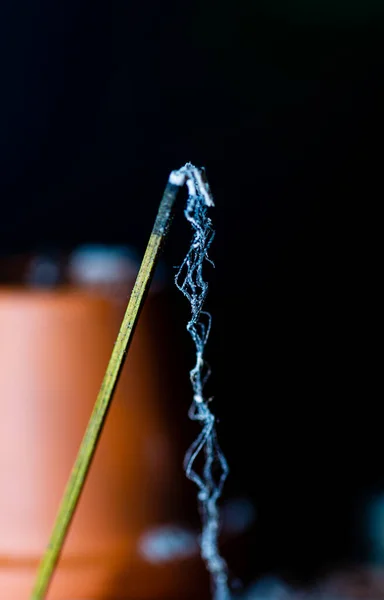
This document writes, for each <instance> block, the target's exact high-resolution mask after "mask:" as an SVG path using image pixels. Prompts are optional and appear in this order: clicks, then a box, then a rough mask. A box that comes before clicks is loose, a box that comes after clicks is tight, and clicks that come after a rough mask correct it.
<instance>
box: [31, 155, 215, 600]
mask: <svg viewBox="0 0 384 600" xmlns="http://www.w3.org/2000/svg"><path fill="white" fill-rule="evenodd" d="M190 166H191V167H192V165H190ZM194 173H195V175H196V173H197V174H200V171H199V170H198V169H195V168H194ZM184 183H187V184H189V183H190V181H189V175H188V171H186V170H185V169H184V168H183V169H180V170H179V171H172V173H171V174H170V176H169V179H168V183H167V185H166V188H165V191H164V195H163V198H162V200H161V202H160V205H159V209H158V213H157V217H156V220H155V224H154V226H153V230H152V233H151V236H150V238H149V242H148V245H147V249H146V251H145V254H144V258H143V261H142V263H141V266H140V270H139V273H138V275H137V279H136V282H135V285H134V287H133V290H132V293H131V296H130V299H129V302H128V306H127V309H126V312H125V315H124V318H123V321H122V324H121V327H120V331H119V333H118V336H117V340H116V342H115V345H114V348H113V351H112V355H111V358H110V361H109V364H108V366H107V370H106V372H105V375H104V379H103V382H102V384H101V388H100V391H99V394H98V396H97V399H96V402H95V405H94V408H93V411H92V414H91V417H90V419H89V423H88V426H87V429H86V431H85V434H84V437H83V440H82V442H81V445H80V448H79V451H78V454H77V457H76V460H75V463H74V466H73V469H72V472H71V474H70V476H69V480H68V483H67V485H66V488H65V491H64V494H63V497H62V500H61V503H60V506H59V509H58V513H57V516H56V520H55V523H54V526H53V530H52V534H51V538H50V540H49V543H48V546H47V548H46V550H45V553H44V554H43V557H42V559H41V562H40V565H39V568H38V571H37V575H36V580H35V585H34V588H33V591H32V593H31V596H30V600H43V599H44V598H45V596H46V593H47V590H48V587H49V585H50V583H51V580H52V576H53V574H54V570H55V567H56V565H57V562H58V560H59V557H60V553H61V551H62V548H63V545H64V541H65V538H66V535H67V533H68V529H69V526H70V524H71V521H72V519H73V516H74V513H75V510H76V507H77V505H78V502H79V499H80V495H81V492H82V490H83V488H84V484H85V482H86V477H87V474H88V471H89V468H90V466H91V463H92V459H93V456H94V454H95V450H96V447H97V443H98V440H99V438H100V435H101V433H102V430H103V426H104V423H105V419H106V417H107V414H108V409H109V407H110V405H111V401H112V398H113V394H114V391H115V388H116V384H117V382H118V379H119V375H120V373H121V370H122V367H123V365H124V361H125V359H126V355H127V352H128V350H129V347H130V344H131V341H132V337H133V334H134V331H135V327H136V324H137V322H138V319H139V316H140V311H141V308H142V306H143V304H144V301H145V297H146V294H147V292H148V289H149V286H150V283H151V279H152V276H153V273H154V270H155V267H156V264H157V260H158V258H159V255H160V251H161V248H162V245H163V242H164V240H165V238H166V235H167V232H168V229H169V226H170V223H171V220H172V213H173V207H174V203H175V200H176V196H177V193H178V191H179V189H180V187H181V186H183V185H184ZM208 190H209V188H208V186H207V199H206V201H207V203H208V201H209V197H208V193H209V192H208Z"/></svg>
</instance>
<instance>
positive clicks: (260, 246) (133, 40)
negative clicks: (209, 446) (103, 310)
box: [0, 0, 384, 582]
mask: <svg viewBox="0 0 384 600" xmlns="http://www.w3.org/2000/svg"><path fill="white" fill-rule="evenodd" d="M383 23H384V5H383V4H382V3H381V2H379V1H374V0H367V1H366V2H364V3H361V2H346V1H344V0H338V1H333V2H331V1H328V0H322V1H321V2H320V1H313V2H304V1H303V0H292V2H289V3H288V2H283V1H282V0H269V1H268V2H267V1H264V0H256V1H251V0H241V1H240V2H236V3H233V2H225V1H223V0H222V1H221V2H217V1H207V0H205V1H204V2H202V1H195V2H190V1H189V0H184V1H183V2H174V1H169V0H162V1H161V2H160V1H158V0H148V1H147V2H144V3H129V2H121V1H119V0H115V1H113V2H100V1H98V0H94V1H93V2H89V1H88V0H76V2H75V1H74V0H67V1H66V2H59V3H57V2H55V3H52V2H33V3H31V2H26V1H22V0H17V1H13V2H9V1H8V0H5V1H3V2H2V3H1V7H0V40H1V42H0V43H1V53H0V56H1V96H0V132H1V145H0V173H1V176H0V197H1V219H0V251H1V258H2V261H3V264H6V263H8V262H9V261H10V260H11V259H14V258H15V257H18V256H24V255H31V256H45V257H49V259H50V260H51V259H52V260H53V261H54V260H55V257H56V258H57V257H59V256H62V255H63V254H64V255H70V254H71V253H72V252H73V251H74V250H75V249H76V248H78V247H79V246H81V245H84V244H99V245H100V244H102V245H104V246H106V247H109V246H113V247H116V246H119V247H120V246H122V245H127V246H129V247H130V248H131V249H132V250H133V251H134V252H135V253H136V255H137V257H139V259H140V257H141V256H142V254H143V252H144V249H145V245H146V242H147V240H148V237H149V234H150V231H151V228H152V224H153V221H154V217H155V214H156V210H157V206H158V203H159V201H160V198H161V195H162V192H163V189H164V186H165V184H166V181H167V178H168V174H169V172H170V171H171V170H172V169H177V168H179V167H181V166H182V165H183V164H184V163H185V162H187V161H191V162H192V163H193V164H195V165H197V166H204V167H205V168H206V171H207V176H208V179H209V182H210V185H211V188H212V191H213V194H214V197H215V201H216V208H215V209H214V210H212V214H211V216H212V219H213V221H214V225H215V228H216V232H217V233H216V237H215V240H214V243H213V245H212V250H211V257H212V259H213V260H214V262H215V264H216V268H215V269H211V268H210V267H208V268H207V270H206V276H207V280H208V281H209V283H210V292H209V296H208V300H207V308H208V309H209V310H210V311H211V313H212V316H213V328H212V333H211V337H210V340H209V344H208V346H207V359H208V360H209V362H210V364H211V366H212V377H211V379H210V383H209V387H210V391H211V392H212V395H214V398H215V399H214V403H213V405H212V406H213V411H214V412H215V414H216V415H217V416H218V419H219V423H218V432H219V439H220V440H221V444H222V447H223V449H224V451H225V454H226V456H227V459H228V462H229V465H230V468H231V473H230V476H229V479H228V482H227V485H226V488H225V493H224V496H226V497H227V498H236V497H242V498H247V499H248V500H249V502H251V503H252V505H253V506H254V508H255V519H254V522H253V524H252V527H251V529H250V530H249V531H248V533H247V538H246V541H245V542H244V544H245V545H246V552H245V555H246V557H247V559H246V560H245V559H244V553H243V554H241V553H240V554H239V556H240V558H238V559H237V556H236V553H234V556H232V558H231V561H232V562H231V568H232V569H233V571H234V573H236V574H238V575H239V576H240V577H242V578H243V579H244V581H252V580H254V579H257V578H259V577H262V576H264V575H265V574H271V573H272V574H274V575H276V576H278V577H280V576H281V577H284V578H287V579H288V580H289V581H294V582H305V581H308V580H309V579H311V578H313V577H317V576H318V575H319V574H321V573H324V572H328V571H329V570H330V569H337V568H339V567H340V568H344V567H345V566H347V567H348V565H353V564H356V563H358V564H365V563H366V562H370V561H372V562H377V561H379V562H380V556H381V555H380V553H379V554H377V552H376V554H375V552H374V551H373V550H372V547H371V546H370V542H369V540H368V538H369V533H368V532H367V529H366V526H365V525H364V522H363V521H364V517H363V515H364V510H365V508H364V507H366V505H367V503H368V504H369V502H370V499H371V498H379V497H380V494H381V493H382V492H383V491H384V467H383V459H382V443H381V441H382V426H381V419H380V415H381V410H380V408H381V407H380V403H381V398H382V383H381V377H380V372H379V368H380V367H379V364H380V362H379V360H380V359H379V351H380V352H381V345H382V344H381V338H382V332H381V321H382V318H381V312H382V311H381V305H382V297H381V294H379V282H380V280H381V270H382V267H381V259H380V252H379V249H380V248H381V244H380V243H379V241H380V238H381V221H380V219H379V207H380V204H381V197H382V139H383V133H384V128H383V125H384V119H383V64H384V55H383ZM182 196H183V198H184V197H185V192H182ZM182 205H183V201H180V202H179V206H178V211H177V215H176V218H175V221H174V223H173V226H172V228H171V231H170V235H169V238H168V243H167V245H166V247H165V251H164V253H163V256H162V265H161V268H162V274H161V277H162V278H163V281H164V282H165V287H166V291H167V294H168V296H167V306H168V307H169V308H171V309H172V310H171V311H170V312H171V316H170V318H169V322H165V323H163V324H162V327H163V330H164V332H163V334H162V335H163V336H164V339H166V340H167V343H169V342H170V341H171V342H172V344H171V345H172V346H173V347H174V348H176V349H177V350H176V354H177V355H178V356H179V357H180V356H183V357H185V361H184V362H183V361H181V360H176V359H175V358H173V359H172V360H173V362H172V364H170V366H169V371H170V372H171V376H172V377H173V378H174V381H175V382H176V381H177V382H178V384H177V385H179V384H180V385H181V386H185V390H186V392H185V394H183V395H182V396H181V397H180V396H178V395H177V394H174V396H175V397H172V402H173V403H175V404H176V403H178V405H177V407H174V406H172V405H171V400H170V399H169V400H168V405H167V406H165V407H164V410H165V411H166V414H167V415H168V417H167V418H169V419H170V421H169V423H172V428H173V430H174V431H178V427H179V421H178V419H179V418H181V417H179V416H180V415H183V416H184V417H185V419H186V412H187V408H188V406H189V403H190V397H189V396H188V393H189V388H188V368H189V367H190V366H191V364H192V361H193V352H192V345H191V340H190V338H189V336H188V334H187V332H186V331H185V324H186V321H187V318H188V315H189V309H188V306H187V303H186V301H185V299H184V298H183V297H182V296H181V295H180V294H179V293H178V292H177V290H176V289H175V288H174V287H172V286H173V284H172V277H173V273H174V266H175V265H178V264H180V262H181V260H182V258H183V256H184V254H185V252H186V251H187V248H188V244H189V240H190V232H189V229H188V227H187V226H186V225H185V223H184V221H183V217H182ZM172 336H174V337H172ZM175 385H176V384H175ZM175 389H176V388H175ZM176 396H177V397H176ZM173 409H174V410H173ZM178 415H179V416H178ZM176 416H177V418H176ZM172 419H173V421H172ZM184 425H185V424H184ZM184 425H183V427H184ZM186 431H188V434H187V433H186V434H185V435H184V436H181V439H180V447H181V448H183V447H185V449H186V448H187V447H188V445H189V444H190V442H191V441H192V439H191V437H190V430H189V429H188V428H187V429H186ZM177 435H181V434H179V433H178V434H177ZM180 456H182V453H181V454H180ZM180 469H181V464H180ZM187 489H188V490H189V491H188V493H189V494H190V495H191V498H192V502H194V498H195V490H194V488H193V486H192V484H190V487H188V488H187ZM367 540H368V541H367Z"/></svg>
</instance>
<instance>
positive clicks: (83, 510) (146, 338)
mask: <svg viewBox="0 0 384 600" xmlns="http://www.w3.org/2000/svg"><path fill="white" fill-rule="evenodd" d="M147 311H148V308H147V307H146V308H145V309H144V311H143V314H142V316H141V318H140V321H139V325H138V327H137V331H136V333H135V336H134V339H133V343H132V347H131V350H130V353H129V360H128V361H127V364H126V365H125V368H124V372H123V375H122V377H121V379H120V382H119V385H118V388H117V392H116V395H115V398H114V400H113V403H112V408H111V410H110V414H109V415H108V418H107V422H106V426H105V428H104V431H103V434H102V436H101V440H100V444H99V447H98V449H97V452H96V455H95V460H94V462H93V465H92V468H91V471H90V474H89V477H88V480H87V482H86V486H85V490H84V493H83V496H82V497H81V500H80V504H79V507H78V510H77V512H76V515H75V518H74V521H73V523H72V526H71V529H70V532H69V536H68V539H67V541H66V544H65V548H64V552H63V555H62V557H61V559H60V562H59V565H58V568H57V571H56V573H55V575H54V578H53V582H52V585H51V588H50V591H49V593H48V598H49V599H50V600H71V599H74V598H76V600H106V599H107V598H108V599H109V598H113V599H115V598H119V599H120V598H124V599H125V598H135V599H149V598H160V597H163V598H170V597H174V596H175V597H177V592H176V591H175V586H176V589H177V586H178V585H179V583H178V582H177V580H176V578H175V573H174V572H172V569H171V570H169V569H168V570H164V569H163V570H157V571H156V570H155V572H152V571H151V570H150V569H149V567H148V565H145V564H144V563H142V562H140V560H139V559H138V557H137V554H136V550H135V548H136V545H137V540H138V538H139V536H140V535H141V534H142V533H143V531H144V530H146V529H147V528H148V527H151V526H152V524H155V523H158V522H161V520H162V517H163V516H164V513H165V511H166V490H167V488H168V487H169V485H170V478H171V473H172V470H173V466H172V461H171V448H170V447H169V436H168V435H167V433H166V429H165V423H164V422H163V419H162V416H161V415H162V398H164V390H161V389H159V386H158V385H157V381H156V376H154V375H153V367H154V366H155V364H156V361H157V354H156V353H157V352H158V349H156V343H154V340H156V332H154V331H152V329H151V325H150V324H149V323H150V320H148V318H147ZM120 320H121V311H120V309H119V308H118V307H117V306H116V304H114V303H113V302H109V301H108V300H107V299H106V298H102V297H98V296H92V295H90V294H88V293H86V292H79V291H78V290H76V289H71V288H69V289H63V290H60V289H56V290H46V291H42V290H30V289H24V288H19V289H17V288H3V289H1V288H0V598H1V599H2V600H27V599H28V597H29V594H30V591H31V588H32V584H33V580H34V576H35V572H36V568H37V565H38V561H39V558H40V556H41V554H42V552H43V550H44V547H45V545H46V543H47V541H48V539H49V536H50V533H51V528H52V525H53V522H54V518H55V515H56V511H57V508H58V505H59V502H60V499H61V496H62V493H63V490H64V487H65V484H66V482H67V478H68V475H69V473H70V470H71V468H72V465H73V461H74V459H75V456H76V453H77V450H78V447H79V444H80V441H81V439H82V436H83V434H84V431H85V428H86V425H87V422H88V419H89V416H90V413H91V410H92V407H93V404H94V401H95V398H96V395H97V392H98V390H99V386H100V383H101V380H102V377H103V374H104V371H105V368H106V365H107V362H108V360H109V356H110V353H111V349H112V346H113V343H114V340H115V338H116V334H117V331H118V328H119V324H120ZM177 468H180V466H179V465H177Z"/></svg>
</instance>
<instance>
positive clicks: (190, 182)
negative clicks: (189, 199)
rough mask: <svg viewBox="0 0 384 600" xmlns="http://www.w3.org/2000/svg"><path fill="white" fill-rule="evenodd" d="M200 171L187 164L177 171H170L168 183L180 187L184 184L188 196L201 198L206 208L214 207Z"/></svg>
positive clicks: (206, 182) (206, 183) (207, 185)
mask: <svg viewBox="0 0 384 600" xmlns="http://www.w3.org/2000/svg"><path fill="white" fill-rule="evenodd" d="M203 173H204V171H202V170H201V169H198V168H197V167H194V166H193V165H192V164H191V163H187V164H186V165H184V167H182V168H181V169H179V170H178V171H172V172H171V174H170V176H169V180H168V181H169V183H172V184H173V185H178V186H179V187H182V186H183V185H184V184H185V183H186V184H187V187H188V192H189V195H190V196H195V197H196V196H198V195H199V196H201V197H202V198H203V199H204V203H205V204H206V205H207V206H214V202H213V198H212V194H211V190H210V188H209V184H208V181H206V179H205V178H204V179H203Z"/></svg>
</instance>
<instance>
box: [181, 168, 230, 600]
mask: <svg viewBox="0 0 384 600" xmlns="http://www.w3.org/2000/svg"><path fill="white" fill-rule="evenodd" d="M169 180H170V183H173V184H175V185H183V184H184V183H186V184H187V186H188V191H189V195H188V200H187V206H186V209H185V211H184V214H185V217H186V218H187V220H188V221H189V223H190V224H191V226H192V230H193V238H192V241H191V245H190V248H189V251H188V253H187V255H186V257H185V258H184V260H183V262H182V264H181V266H180V268H179V269H178V272H177V274H176V276H175V283H176V285H177V287H178V288H179V290H180V291H181V292H183V294H184V295H185V296H186V297H187V299H188V300H189V302H190V304H191V319H190V321H189V322H188V324H187V330H188V331H189V333H190V334H191V337H192V339H193V342H194V344H195V348H196V364H195V366H194V367H193V369H192V370H191V371H190V379H191V383H192V388H193V402H192V405H191V407H190V409H189V413H188V414H189V417H190V418H191V419H193V420H194V421H198V422H200V424H201V432H200V434H199V435H198V437H197V439H196V440H195V441H194V442H193V444H192V445H191V447H190V448H189V450H188V452H187V454H186V456H185V460H184V468H185V472H186V475H187V477H188V478H189V479H191V480H192V481H194V482H195V484H196V485H197V486H198V488H199V493H198V500H199V508H200V513H201V519H202V532H201V538H200V547H201V556H202V558H203V560H204V561H205V564H206V566H207V569H208V571H209V573H210V575H211V582H212V588H213V596H214V599H215V600H228V599H229V598H230V593H229V588H228V572H227V565H226V562H225V561H224V559H223V558H222V556H221V555H220V552H219V547H218V538H219V510H218V505H217V502H218V499H219V497H220V495H221V492H222V488H223V485H224V482H225V479H226V477H227V475H228V465H227V462H226V460H225V457H224V455H223V453H222V451H221V449H220V446H219V443H218V441H217V436H216V429H215V417H214V415H213V414H212V413H211V411H210V409H209V404H208V399H206V398H205V397H204V393H203V392H204V385H205V383H206V381H207V379H208V377H209V374H210V371H209V368H208V367H207V365H206V363H205V361H204V349H205V345H206V343H207V340H208V336H209V332H210V328H211V315H210V314H209V313H208V312H206V311H203V310H202V308H203V304H204V301H205V298H206V295H207V291H208V284H207V283H206V282H205V281H204V279H203V265H204V262H205V261H208V262H211V264H213V263H212V261H210V259H209V258H208V249H209V247H210V245H211V242H212V240H213V237H214V230H213V227H212V222H211V219H210V218H209V217H208V215H207V212H208V208H209V207H211V206H213V205H214V203H213V200H212V196H211V193H210V190H209V186H208V183H207V181H206V180H205V175H204V171H201V170H199V169H197V168H196V167H194V166H193V165H191V164H190V163H187V164H186V165H185V166H184V167H183V168H182V169H180V170H179V171H173V172H172V173H171V175H170V179H169ZM200 453H204V465H203V468H202V470H201V471H202V472H201V473H198V471H197V470H196V467H195V461H196V459H197V457H198V456H199V455H200Z"/></svg>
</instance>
